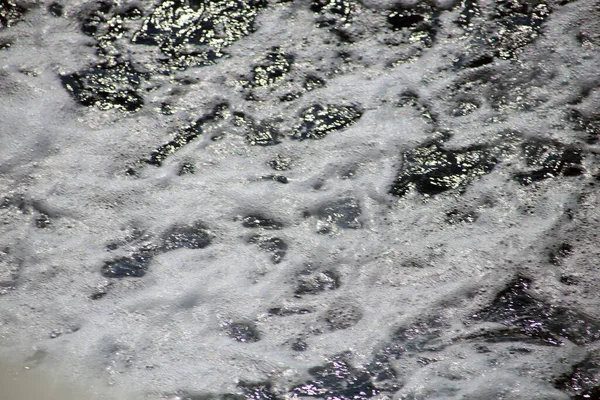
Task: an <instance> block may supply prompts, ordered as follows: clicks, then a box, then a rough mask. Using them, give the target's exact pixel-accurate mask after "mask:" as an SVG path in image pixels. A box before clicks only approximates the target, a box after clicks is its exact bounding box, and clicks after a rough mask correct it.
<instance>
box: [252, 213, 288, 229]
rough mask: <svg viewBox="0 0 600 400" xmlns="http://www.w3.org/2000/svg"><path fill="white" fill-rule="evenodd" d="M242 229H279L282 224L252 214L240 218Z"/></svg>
mask: <svg viewBox="0 0 600 400" xmlns="http://www.w3.org/2000/svg"><path fill="white" fill-rule="evenodd" d="M242 226H243V227H244V228H262V229H281V228H283V224H282V223H281V222H279V221H276V220H274V219H270V218H266V217H264V216H262V215H258V214H253V215H247V216H245V217H243V218H242Z"/></svg>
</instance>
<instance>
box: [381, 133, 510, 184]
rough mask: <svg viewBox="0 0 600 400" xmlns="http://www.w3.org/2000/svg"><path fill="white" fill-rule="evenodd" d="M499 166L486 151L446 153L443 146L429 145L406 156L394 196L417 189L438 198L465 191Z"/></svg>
mask: <svg viewBox="0 0 600 400" xmlns="http://www.w3.org/2000/svg"><path fill="white" fill-rule="evenodd" d="M497 162H498V161H497V159H496V157H495V156H494V154H493V152H491V151H490V150H488V149H486V148H484V147H469V148H464V149H456V150H446V149H445V148H443V147H442V146H441V145H440V144H439V143H432V144H427V145H424V146H421V147H417V148H416V149H414V150H409V151H407V152H405V153H404V154H403V156H402V166H401V168H400V171H399V172H398V177H397V178H396V180H395V181H394V183H393V184H392V187H391V189H390V193H391V194H393V195H395V196H404V195H405V194H406V193H408V191H409V190H411V189H414V190H417V191H418V192H419V193H421V194H424V195H427V196H434V195H437V194H440V193H443V192H445V191H448V190H451V189H455V190H458V191H464V190H465V188H466V187H467V185H468V184H470V183H471V182H472V181H473V180H475V179H477V178H478V177H480V176H482V175H485V174H489V173H490V172H491V171H492V170H493V169H494V167H495V166H496V164H497Z"/></svg>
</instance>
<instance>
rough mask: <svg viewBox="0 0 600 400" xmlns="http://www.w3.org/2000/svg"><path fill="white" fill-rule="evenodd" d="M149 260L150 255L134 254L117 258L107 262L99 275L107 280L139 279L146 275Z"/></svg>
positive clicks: (150, 258)
mask: <svg viewBox="0 0 600 400" xmlns="http://www.w3.org/2000/svg"><path fill="white" fill-rule="evenodd" d="M151 260H152V255H150V254H134V255H132V256H130V257H121V258H117V259H114V260H112V261H107V262H106V263H105V264H104V266H102V270H101V273H102V275H103V276H105V277H107V278H124V277H133V278H141V277H143V276H144V275H145V274H146V271H147V270H148V264H150V261H151Z"/></svg>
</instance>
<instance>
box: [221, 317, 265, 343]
mask: <svg viewBox="0 0 600 400" xmlns="http://www.w3.org/2000/svg"><path fill="white" fill-rule="evenodd" d="M225 331H226V332H227V335H228V336H229V337H230V338H232V339H235V340H236V341H238V342H242V343H254V342H258V341H259V340H260V338H261V335H260V332H259V331H258V328H257V327H256V324H255V323H254V322H250V321H237V322H232V323H230V324H227V325H226V327H225Z"/></svg>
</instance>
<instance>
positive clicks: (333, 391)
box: [293, 355, 379, 400]
mask: <svg viewBox="0 0 600 400" xmlns="http://www.w3.org/2000/svg"><path fill="white" fill-rule="evenodd" d="M308 372H309V374H310V375H311V376H312V377H313V378H312V379H311V380H309V381H307V382H305V383H304V384H302V385H298V386H296V387H295V388H294V389H293V393H294V394H296V395H297V396H306V397H318V398H323V399H327V400H334V399H335V400H361V399H368V398H371V397H374V396H376V395H377V394H379V390H378V389H377V388H376V387H375V386H374V385H373V382H372V381H371V376H370V375H369V374H368V373H367V372H366V371H364V370H361V369H357V368H354V367H352V365H350V363H349V362H348V361H347V360H346V359H345V358H344V356H343V355H342V356H336V357H334V358H332V359H331V360H330V361H329V362H327V363H326V364H325V365H323V366H318V367H313V368H310V369H309V370H308Z"/></svg>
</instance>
